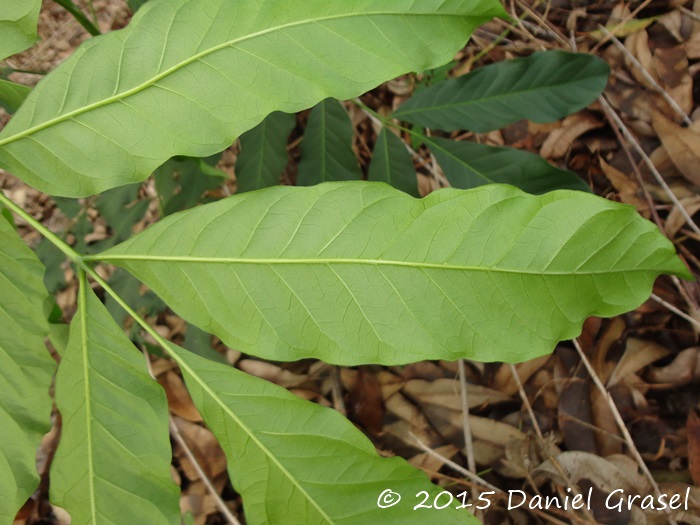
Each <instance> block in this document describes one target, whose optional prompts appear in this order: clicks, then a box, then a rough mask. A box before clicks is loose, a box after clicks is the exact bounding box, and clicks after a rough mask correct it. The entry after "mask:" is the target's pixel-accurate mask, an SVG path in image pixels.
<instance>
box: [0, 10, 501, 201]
mask: <svg viewBox="0 0 700 525" xmlns="http://www.w3.org/2000/svg"><path fill="white" fill-rule="evenodd" d="M12 1H14V0H12ZM503 13H504V11H503V8H502V7H501V6H500V3H499V2H498V1H497V0H450V1H447V2H446V1H443V0H421V1H420V2H416V1H414V0H394V1H391V2H387V1H385V0H353V1H346V2H328V1H327V0H288V1H285V2H280V1H279V0H241V1H236V2H232V1H231V0H153V1H150V2H148V3H146V4H145V5H144V6H143V7H141V9H139V11H138V12H137V14H136V15H135V16H134V18H133V19H132V22H131V24H130V25H129V26H128V27H127V28H126V29H124V30H121V31H114V32H112V33H109V34H107V35H103V36H100V37H97V38H94V39H91V40H89V41H88V42H86V43H85V44H83V45H82V46H81V47H80V48H79V49H78V51H76V52H75V53H74V55H73V56H71V57H70V58H69V59H68V60H66V61H65V62H64V63H63V64H61V66H59V67H58V68H56V69H55V70H54V71H53V72H51V73H50V74H49V75H48V76H47V77H46V78H45V79H44V80H43V81H42V82H40V83H39V85H38V86H37V87H36V88H35V89H34V91H33V92H32V94H31V95H30V96H29V97H28V99H27V101H26V102H25V104H24V105H23V106H22V108H21V109H20V110H19V111H18V112H17V114H16V115H15V117H14V118H13V119H12V120H11V121H10V123H9V124H8V125H7V127H6V128H5V129H4V130H3V131H2V133H0V165H2V167H3V168H5V169H7V170H8V171H9V172H11V173H13V174H15V175H17V176H18V177H20V178H22V179H23V180H24V181H25V182H27V183H29V184H31V185H33V186H35V187H36V188H38V189H40V190H42V191H45V192H47V193H51V194H55V195H65V196H86V195H89V194H93V193H97V192H100V191H103V190H105V189H108V188H111V187H114V186H119V185H124V184H127V183H130V182H136V181H141V180H143V179H145V178H146V177H147V176H148V175H149V174H150V173H151V172H152V171H153V170H154V169H155V168H156V167H157V166H158V165H160V164H162V163H163V162H165V161H166V160H167V159H168V158H170V157H172V156H175V155H187V156H193V157H199V156H206V155H211V154H213V153H215V152H217V151H221V150H223V149H224V148H226V147H227V146H229V145H230V144H231V143H232V142H233V140H234V139H235V138H236V137H237V136H239V135H240V134H241V133H243V132H244V131H247V130H248V129H251V128H253V127H254V126H255V125H257V124H258V123H259V122H260V121H261V120H262V119H263V118H264V117H265V116H266V115H268V114H269V113H271V112H273V111H275V110H280V111H284V112H287V113H295V112H297V111H299V110H302V109H305V108H309V107H311V106H313V105H314V104H316V103H318V102H319V101H321V100H323V99H324V98H326V97H335V98H338V99H349V98H352V97H356V96H358V95H360V94H362V93H364V92H366V91H367V90H369V89H371V88H373V87H375V86H377V85H378V84H380V83H381V82H383V81H385V80H388V79H391V78H394V77H396V76H397V75H400V74H402V73H406V72H409V71H423V70H425V69H427V68H430V67H435V66H438V65H440V64H443V63H445V62H446V61H448V60H449V59H450V58H452V56H453V55H454V53H455V52H456V51H457V50H458V49H459V48H460V46H462V45H464V42H465V40H466V39H467V38H468V36H469V35H470V33H471V31H472V30H473V29H474V28H475V27H477V26H478V25H480V24H482V23H484V22H485V21H487V20H490V19H491V18H492V17H494V16H499V15H501V14H503ZM426 42H429V43H430V45H426Z"/></svg>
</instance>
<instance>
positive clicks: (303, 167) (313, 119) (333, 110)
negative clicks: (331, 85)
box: [297, 98, 362, 186]
mask: <svg viewBox="0 0 700 525" xmlns="http://www.w3.org/2000/svg"><path fill="white" fill-rule="evenodd" d="M354 133H355V128H354V127H353V125H352V122H351V121H350V117H349V116H348V113H347V111H345V108H344V107H343V106H342V104H340V102H338V101H337V100H334V99H332V98H328V99H326V100H324V101H322V102H320V103H319V104H318V105H317V106H316V107H315V108H314V109H313V110H312V111H311V114H310V115H309V121H308V123H307V125H306V130H305V131H304V140H303V141H302V143H301V161H299V172H298V174H297V186H313V185H314V184H320V183H321V182H329V181H346V180H360V179H361V178H362V171H360V167H359V166H358V165H357V157H356V156H355V152H354V151H353V149H352V139H353V134H354Z"/></svg>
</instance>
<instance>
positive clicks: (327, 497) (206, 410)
mask: <svg viewBox="0 0 700 525" xmlns="http://www.w3.org/2000/svg"><path fill="white" fill-rule="evenodd" d="M168 348H169V350H170V352H171V353H173V354H175V355H176V356H177V360H178V363H179V364H180V368H181V370H182V372H183V375H184V377H185V381H186V383H187V388H188V390H189V391H190V393H191V394H192V399H193V400H194V402H195V404H196V405H197V408H198V409H199V411H200V413H201V414H202V417H203V418H204V420H205V422H206V423H207V425H208V426H209V428H210V429H211V430H212V431H213V432H214V434H215V435H216V437H217V438H218V439H219V441H220V443H221V445H222V447H223V449H224V450H225V451H226V458H227V460H228V469H229V473H230V475H231V480H232V482H233V486H234V488H235V489H236V491H237V492H239V493H240V494H241V496H242V497H243V505H244V509H245V512H246V516H247V523H248V524H250V525H273V524H284V525H367V524H375V523H382V524H386V525H406V524H412V523H415V524H419V523H440V524H441V525H452V524H455V525H456V524H465V525H466V524H474V523H478V520H476V518H474V517H473V516H472V515H471V514H470V513H469V511H468V510H464V509H461V510H457V509H456V507H457V506H458V505H459V502H458V501H457V500H455V503H453V504H452V505H451V506H450V507H448V508H445V509H441V510H438V509H418V510H417V511H414V510H413V506H414V505H415V504H416V502H415V501H414V499H415V495H416V494H417V493H418V492H420V491H422V490H425V491H427V492H428V493H429V494H431V495H432V496H435V495H436V494H437V493H439V492H440V489H439V488H438V487H436V486H435V485H433V484H431V483H430V481H429V480H428V478H427V476H426V475H425V474H424V473H422V472H420V471H419V470H416V469H415V468H413V467H411V466H410V465H409V464H408V463H406V461H405V460H403V459H401V458H381V457H379V455H378V454H377V452H376V450H375V448H374V445H372V443H371V442H370V441H369V439H367V438H366V437H365V436H364V435H363V434H362V433H361V432H360V431H359V430H358V429H357V428H355V426H354V425H353V424H352V423H350V422H349V421H348V420H347V419H345V418H344V417H343V416H341V415H340V414H339V413H338V412H336V411H335V410H332V409H330V408H326V407H322V406H320V405H317V404H315V403H309V402H308V401H305V400H303V399H301V398H299V397H297V396H295V395H294V394H291V393H289V392H287V390H285V389H284V388H281V387H279V386H277V385H274V384H272V383H269V382H267V381H265V380H263V379H259V378H257V377H253V376H251V375H249V374H245V373H243V372H241V371H239V370H236V369H235V368H231V367H228V366H224V365H221V364H218V363H214V362H212V361H209V360H207V359H203V358H201V357H198V356H196V355H194V354H191V353H189V352H186V351H185V350H182V349H181V348H178V347H175V346H174V345H169V346H168ZM387 489H391V490H392V491H393V492H395V493H398V494H401V495H403V501H400V502H399V503H398V504H397V505H396V506H393V507H390V508H380V507H379V506H378V505H377V501H378V500H379V497H380V495H381V494H382V492H384V491H385V490H387Z"/></svg>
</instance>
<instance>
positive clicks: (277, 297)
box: [94, 182, 689, 365]
mask: <svg viewBox="0 0 700 525" xmlns="http://www.w3.org/2000/svg"><path fill="white" fill-rule="evenodd" d="M94 259H100V260H105V261H107V262H111V263H114V264H117V265H119V266H123V267H125V268H126V269H128V270H129V271H130V272H132V273H133V274H134V275H135V276H136V277H137V278H139V279H140V280H142V281H143V282H145V283H146V284H147V285H148V286H149V287H150V288H151V289H152V290H153V291H155V292H156V293H157V294H158V295H160V296H161V297H162V298H163V299H164V300H165V302H166V303H168V304H169V305H170V306H171V307H172V308H173V309H174V310H175V311H177V312H178V313H179V314H180V315H182V316H183V317H185V318H186V319H187V320H188V321H189V322H191V323H193V324H195V325H197V326H199V327H200V328H202V329H204V330H206V331H208V332H210V333H213V334H214V335H216V336H217V337H219V338H220V339H221V340H222V341H224V343H225V344H226V345H228V346H230V347H232V348H236V349H238V350H241V351H244V352H247V353H251V354H255V355H259V356H263V357H266V358H270V359H275V360H297V359H301V358H304V357H314V358H317V359H321V360H323V361H326V362H330V363H338V364H343V365H356V364H360V363H383V364H387V365H388V364H401V363H408V362H414V361H420V360H425V359H448V360H455V359H457V358H461V357H467V358H470V359H475V360H480V361H522V360H524V359H531V358H533V357H534V356H538V355H542V354H545V353H547V352H550V351H551V350H552V349H553V348H554V346H555V344H556V343H557V342H558V341H560V340H563V339H569V338H571V337H574V336H576V335H578V334H579V333H580V331H581V324H582V323H583V321H584V319H586V317H588V316H589V315H597V316H613V315H617V314H620V313H622V312H626V311H629V310H631V309H633V308H635V307H636V306H638V305H639V304H641V303H642V302H643V301H644V300H646V299H647V297H648V295H649V293H650V290H651V286H652V283H653V282H654V279H655V278H656V277H657V276H658V275H659V274H661V273H672V274H676V275H682V276H689V273H688V271H687V269H686V268H685V266H684V265H683V264H682V263H681V261H680V260H679V259H678V257H677V256H676V253H675V250H674V248H673V245H672V244H671V242H670V241H669V240H668V239H666V238H665V237H664V236H663V235H661V233H659V231H658V229H657V228H656V226H654V225H653V224H652V223H650V222H648V221H646V220H645V219H643V218H641V217H640V216H639V215H638V214H637V213H636V212H635V210H634V209H633V208H632V207H630V206H625V205H621V204H618V203H614V202H609V201H606V200H605V199H602V198H599V197H596V196H593V195H590V194H586V193H582V192H576V191H566V190H563V191H558V192H552V193H548V194H546V195H542V196H533V195H529V194H526V193H523V192H521V191H520V190H518V189H517V188H514V187H512V186H506V185H489V186H482V187H479V188H476V189H474V190H467V191H464V190H455V189H444V190H440V191H437V192H434V193H432V194H430V195H429V196H428V197H426V198H424V199H414V198H413V197H410V196H409V195H406V194H405V193H403V192H400V191H398V190H395V189H393V188H391V187H389V186H387V185H385V184H381V183H369V182H345V183H326V184H322V185H319V186H313V187H310V188H293V187H274V188H268V189H266V190H262V191H260V192H255V193H247V194H243V195H239V196H232V197H230V198H227V199H224V200H221V201H219V202H216V203H212V204H207V205H204V206H200V207H198V208H195V209H193V210H190V211H187V212H183V213H180V214H176V215H173V216H171V217H167V218H165V219H163V220H162V221H160V222H159V223H157V224H155V225H154V226H152V227H150V228H148V229H147V230H145V231H144V232H142V233H140V234H139V235H137V236H135V237H132V238H131V239H129V240H127V241H126V242H124V243H122V244H120V245H118V246H115V247H114V248H112V249H110V250H108V251H107V252H105V253H103V254H101V255H98V256H96V257H94Z"/></svg>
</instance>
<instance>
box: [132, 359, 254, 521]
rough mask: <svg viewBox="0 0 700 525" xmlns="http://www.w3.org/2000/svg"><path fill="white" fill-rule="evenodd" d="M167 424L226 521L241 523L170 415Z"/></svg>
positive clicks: (148, 365) (151, 368) (149, 370)
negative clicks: (220, 494)
mask: <svg viewBox="0 0 700 525" xmlns="http://www.w3.org/2000/svg"><path fill="white" fill-rule="evenodd" d="M141 352H142V353H143V356H144V358H145V359H146V366H147V367H148V373H149V375H150V376H151V378H152V379H153V380H154V381H157V379H156V375H155V373H154V372H153V365H152V364H151V359H150V357H149V355H148V352H147V351H146V350H145V349H143V348H142V349H141ZM168 426H169V428H170V435H171V436H172V437H173V439H175V441H177V444H178V445H180V447H181V448H182V450H183V452H184V453H185V456H187V459H189V460H190V463H191V464H192V466H193V467H194V469H195V470H196V471H197V474H199V477H200V479H201V480H202V482H203V483H204V486H205V487H206V488H207V490H208V491H209V493H210V494H211V496H212V497H213V498H214V501H216V506H217V507H219V510H220V511H221V513H222V514H223V515H224V516H225V517H226V519H227V520H228V523H230V524H232V525H241V522H240V521H238V519H236V517H235V516H234V515H233V514H231V511H230V510H229V508H228V507H227V506H226V504H225V503H224V500H222V499H221V496H219V493H218V492H217V491H216V488H215V487H214V484H213V483H212V482H211V480H210V479H209V476H207V474H206V472H204V469H203V468H202V466H201V465H200V464H199V461H197V458H196V457H195V456H194V454H193V453H192V450H190V447H189V446H188V445H187V442H186V441H185V438H184V437H182V433H181V432H180V428H179V427H178V426H177V424H176V423H175V420H174V419H173V418H172V416H170V415H168Z"/></svg>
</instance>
